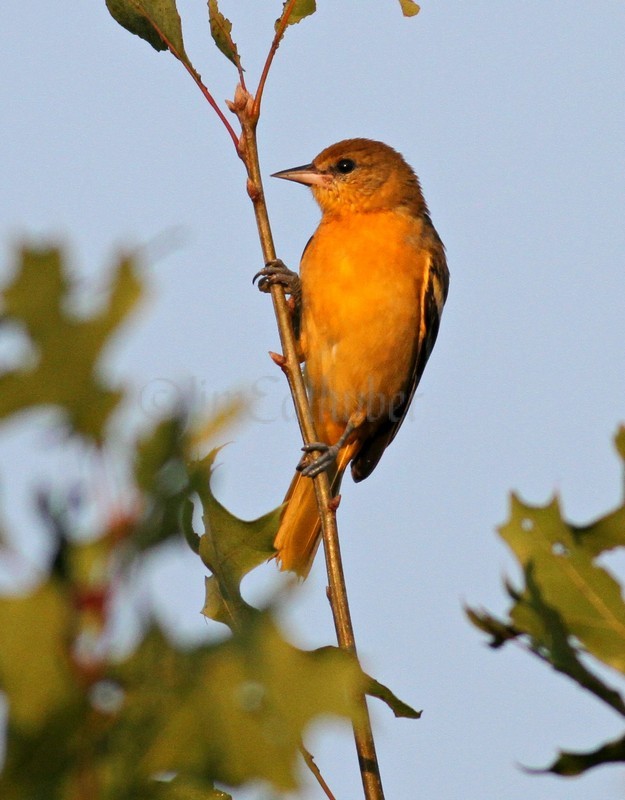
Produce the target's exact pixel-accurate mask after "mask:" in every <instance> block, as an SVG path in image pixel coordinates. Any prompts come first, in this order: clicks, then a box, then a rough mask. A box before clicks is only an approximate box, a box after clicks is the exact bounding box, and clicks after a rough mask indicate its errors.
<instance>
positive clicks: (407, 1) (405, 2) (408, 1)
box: [399, 0, 421, 17]
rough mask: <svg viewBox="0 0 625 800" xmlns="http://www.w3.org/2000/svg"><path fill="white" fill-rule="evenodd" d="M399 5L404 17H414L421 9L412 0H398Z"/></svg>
mask: <svg viewBox="0 0 625 800" xmlns="http://www.w3.org/2000/svg"><path fill="white" fill-rule="evenodd" d="M399 5H400V6H401V10H402V14H403V15H404V17H414V16H416V15H417V14H418V13H419V11H421V7H420V6H418V5H417V4H416V3H415V2H414V0H399Z"/></svg>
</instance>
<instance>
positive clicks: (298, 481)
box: [274, 443, 356, 578]
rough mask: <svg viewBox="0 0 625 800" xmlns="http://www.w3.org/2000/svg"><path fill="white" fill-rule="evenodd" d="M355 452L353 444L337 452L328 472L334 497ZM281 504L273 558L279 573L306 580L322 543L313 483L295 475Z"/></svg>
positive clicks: (297, 473) (298, 473)
mask: <svg viewBox="0 0 625 800" xmlns="http://www.w3.org/2000/svg"><path fill="white" fill-rule="evenodd" d="M355 449H356V445H355V443H351V444H348V445H347V446H346V447H344V448H343V449H342V450H341V451H340V452H339V454H338V457H337V459H336V462H335V463H334V464H333V465H332V466H331V467H329V468H328V478H329V480H330V488H331V491H332V496H333V497H334V496H336V495H337V494H338V493H339V489H340V488H341V480H342V478H343V473H344V472H345V468H346V467H347V465H348V464H349V462H350V461H351V460H352V458H353V456H354V451H355ZM284 503H285V508H284V511H283V512H282V517H281V519H280V527H279V528H278V533H277V534H276V538H275V540H274V547H275V548H276V550H277V551H278V552H277V554H276V558H277V559H278V562H279V564H280V569H283V570H289V571H291V572H296V573H297V574H298V575H299V576H300V578H305V577H306V576H307V575H308V573H309V572H310V568H311V566H312V562H313V559H314V558H315V553H316V552H317V548H318V547H319V542H320V540H321V522H320V520H319V511H318V509H317V500H316V497H315V487H314V485H313V482H312V480H311V479H310V478H305V477H304V476H303V475H302V474H301V473H300V472H296V473H295V477H294V478H293V480H292V481H291V485H290V486H289V491H288V492H287V493H286V497H285V498H284Z"/></svg>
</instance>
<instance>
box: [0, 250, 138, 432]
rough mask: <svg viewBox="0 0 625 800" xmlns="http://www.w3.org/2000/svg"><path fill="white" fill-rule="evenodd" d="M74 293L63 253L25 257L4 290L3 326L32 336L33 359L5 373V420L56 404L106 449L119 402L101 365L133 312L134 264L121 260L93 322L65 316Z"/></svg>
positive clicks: (0, 399)
mask: <svg viewBox="0 0 625 800" xmlns="http://www.w3.org/2000/svg"><path fill="white" fill-rule="evenodd" d="M72 290H73V286H72V282H71V280H70V277H69V275H68V272H67V269H66V267H65V266H64V263H63V258H62V255H61V252H60V251H59V250H58V249H42V250H34V249H27V248H25V249H24V250H23V251H22V252H21V257H20V263H19V266H18V269H17V272H16V274H15V275H14V277H13V280H12V282H11V283H10V284H9V285H8V286H7V287H6V288H5V289H4V291H3V299H4V313H3V319H4V321H5V322H9V323H12V324H14V325H17V326H18V327H19V328H20V329H21V330H22V331H24V333H26V334H27V336H28V339H29V343H30V344H31V346H32V348H33V350H34V353H35V357H34V358H33V359H31V360H29V361H27V362H26V364H25V365H22V366H21V367H19V368H17V369H13V370H10V371H7V372H4V373H2V374H0V419H1V418H3V417H8V416H9V415H11V414H14V413H16V412H18V411H23V410H26V409H29V408H33V407H36V406H46V405H53V406H57V407H59V408H60V409H61V410H62V411H63V412H64V415H65V417H66V419H67V421H68V423H69V424H70V426H71V428H72V430H73V431H75V432H77V433H79V434H82V435H84V436H88V437H92V438H93V439H95V440H96V441H97V442H101V441H102V437H103V428H104V426H105V424H106V422H107V421H108V419H109V417H110V415H111V414H112V413H113V411H114V410H115V408H116V407H117V405H118V404H119V402H120V400H121V397H122V395H121V393H120V392H118V391H115V390H113V389H111V388H110V386H109V385H108V384H107V382H106V381H105V380H104V379H103V377H102V376H101V374H100V371H99V369H98V361H99V359H100V357H101V354H102V351H103V350H104V348H105V347H106V345H107V344H108V341H109V339H110V337H111V335H112V334H113V333H114V332H115V331H116V329H117V328H118V327H119V325H120V324H121V323H122V322H123V321H124V319H125V318H126V317H127V316H128V314H129V312H130V311H131V310H132V309H133V308H134V306H135V305H136V303H137V300H138V299H139V297H140V295H141V284H140V281H139V278H138V276H137V272H136V269H135V266H134V263H133V261H132V260H131V259H127V258H123V259H120V261H119V262H118V264H117V267H116V271H115V273H114V275H113V278H112V280H111V291H110V298H109V301H108V303H107V304H106V305H105V307H104V308H103V309H102V310H101V311H100V312H99V313H96V314H94V315H93V316H91V317H88V318H81V317H78V316H77V315H75V314H72V313H71V312H70V311H69V310H67V306H68V304H69V302H70V301H71V299H72V293H73V292H72Z"/></svg>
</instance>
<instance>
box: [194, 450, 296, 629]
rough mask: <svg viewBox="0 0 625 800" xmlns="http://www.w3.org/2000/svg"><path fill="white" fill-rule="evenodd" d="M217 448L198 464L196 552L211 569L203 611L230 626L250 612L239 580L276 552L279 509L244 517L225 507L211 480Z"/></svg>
mask: <svg viewBox="0 0 625 800" xmlns="http://www.w3.org/2000/svg"><path fill="white" fill-rule="evenodd" d="M217 452H218V451H217V450H213V451H212V452H211V453H210V454H209V455H208V456H207V457H206V458H205V459H203V461H201V462H199V464H198V469H199V470H200V471H201V473H202V474H203V475H204V480H203V481H202V482H201V485H200V486H199V488H198V494H199V497H200V501H201V504H202V509H203V521H204V533H203V534H202V535H201V536H200V541H199V553H200V557H201V558H202V561H203V562H204V564H205V565H206V566H207V567H208V568H209V569H210V571H211V572H212V573H213V574H212V576H211V577H209V578H207V579H206V602H205V605H204V608H203V610H202V613H203V614H205V615H206V616H207V617H209V618H210V619H214V620H217V621H218V622H223V623H224V624H226V625H229V626H230V627H233V626H235V625H236V624H237V622H238V621H239V620H240V619H241V618H242V617H245V616H247V615H248V614H250V613H253V609H252V607H251V606H249V605H248V604H247V603H246V602H245V600H244V599H243V597H242V596H241V590H240V586H241V581H242V580H243V578H244V577H245V575H247V573H248V572H250V571H251V570H252V569H254V567H257V566H259V565H260V564H262V563H263V562H265V561H267V560H268V559H269V558H271V557H272V556H273V555H274V554H275V550H274V547H273V540H274V538H275V535H276V531H277V529H278V525H279V523H280V513H281V510H282V509H281V508H277V509H275V510H274V511H270V512H269V513H268V514H265V515H263V516H262V517H259V518H258V519H256V520H251V521H245V520H242V519H239V518H238V517H236V516H234V514H231V513H230V512H229V511H228V510H227V509H226V508H224V506H222V505H221V503H220V502H219V501H218V500H217V499H216V498H215V496H214V494H213V492H212V489H211V483H210V481H211V474H212V469H213V463H214V460H215V457H216V455H217Z"/></svg>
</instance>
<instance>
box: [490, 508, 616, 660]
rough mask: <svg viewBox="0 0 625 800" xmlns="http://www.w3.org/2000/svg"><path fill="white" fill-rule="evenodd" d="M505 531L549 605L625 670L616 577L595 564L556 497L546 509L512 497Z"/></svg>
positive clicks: (598, 654) (586, 643) (588, 644)
mask: <svg viewBox="0 0 625 800" xmlns="http://www.w3.org/2000/svg"><path fill="white" fill-rule="evenodd" d="M499 532H500V534H501V536H502V538H503V539H504V540H505V541H506V542H507V544H508V545H509V546H510V547H511V548H512V550H513V551H514V553H515V555H516V557H517V558H518V560H519V562H520V563H521V565H522V567H523V568H524V570H525V571H526V574H527V571H528V569H529V568H530V566H531V578H532V581H533V582H535V585H536V586H537V587H538V589H539V591H540V594H541V597H542V598H543V600H544V603H545V605H546V606H548V607H550V608H552V609H556V610H557V611H558V613H559V614H560V615H561V616H562V619H563V621H564V623H565V625H566V627H567V628H568V630H569V631H570V633H571V634H572V635H573V636H575V637H577V638H578V639H579V641H580V642H581V643H582V644H583V645H584V646H585V647H586V648H587V650H588V651H589V652H590V653H592V655H594V656H595V657H596V658H598V659H599V660H601V661H603V662H604V663H606V664H608V665H609V666H611V667H613V668H614V669H617V670H619V671H621V672H623V673H625V602H623V596H622V594H621V589H620V586H619V584H618V583H617V581H616V580H615V579H614V578H613V577H612V575H611V574H610V573H609V572H608V571H607V570H606V569H603V568H602V567H599V566H598V565H596V564H595V563H593V559H592V555H591V553H590V552H589V551H588V550H587V549H586V548H584V547H583V545H581V546H580V544H579V543H578V541H577V539H576V535H575V531H574V529H572V528H571V527H570V526H569V525H567V524H566V523H565V522H564V520H563V519H562V516H561V514H560V509H559V506H558V503H557V501H556V500H554V501H553V502H552V503H550V504H548V505H547V506H545V507H533V506H529V505H525V504H524V503H523V502H522V501H521V500H519V499H518V498H517V497H515V496H513V497H512V501H511V515H510V520H509V521H508V522H507V523H506V524H505V525H504V526H502V527H501V528H500V531H499Z"/></svg>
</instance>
